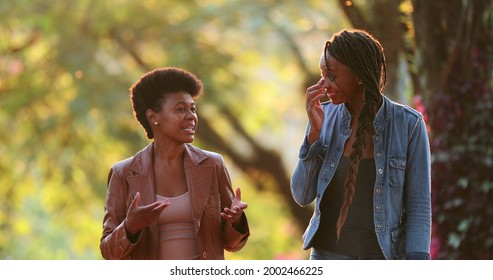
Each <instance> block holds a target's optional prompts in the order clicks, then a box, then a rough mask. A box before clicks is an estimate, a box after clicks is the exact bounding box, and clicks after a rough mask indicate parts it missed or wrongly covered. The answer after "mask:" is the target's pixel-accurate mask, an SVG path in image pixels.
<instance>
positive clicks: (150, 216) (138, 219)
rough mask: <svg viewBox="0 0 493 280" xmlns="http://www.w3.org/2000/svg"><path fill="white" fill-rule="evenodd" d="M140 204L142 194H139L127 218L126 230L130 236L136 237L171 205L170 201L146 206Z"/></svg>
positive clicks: (129, 209) (136, 195)
mask: <svg viewBox="0 0 493 280" xmlns="http://www.w3.org/2000/svg"><path fill="white" fill-rule="evenodd" d="M139 202H140V193H139V192H137V194H135V197H134V200H133V201H132V205H130V208H128V211H127V217H126V218H125V228H126V230H127V234H128V235H130V236H134V235H136V234H137V233H138V232H139V231H140V230H141V229H143V228H145V227H146V226H148V225H149V224H150V223H152V222H153V221H155V220H156V218H157V216H159V214H160V213H161V211H163V209H164V208H166V207H167V206H168V205H169V201H168V200H164V201H156V202H153V203H151V204H149V205H145V206H139Z"/></svg>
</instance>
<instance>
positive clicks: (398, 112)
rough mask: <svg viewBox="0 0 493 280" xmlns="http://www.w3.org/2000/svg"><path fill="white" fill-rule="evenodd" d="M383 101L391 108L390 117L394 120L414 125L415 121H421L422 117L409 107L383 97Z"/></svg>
mask: <svg viewBox="0 0 493 280" xmlns="http://www.w3.org/2000/svg"><path fill="white" fill-rule="evenodd" d="M385 100H386V102H387V104H388V106H389V107H390V108H391V111H392V115H393V116H392V117H393V118H394V120H396V121H399V120H401V121H405V122H411V123H416V122H417V121H420V120H422V119H423V115H422V114H421V113H420V112H419V111H417V110H416V109H414V108H412V107H410V106H409V105H405V104H401V103H398V102H395V101H392V100H390V99H388V98H387V97H385Z"/></svg>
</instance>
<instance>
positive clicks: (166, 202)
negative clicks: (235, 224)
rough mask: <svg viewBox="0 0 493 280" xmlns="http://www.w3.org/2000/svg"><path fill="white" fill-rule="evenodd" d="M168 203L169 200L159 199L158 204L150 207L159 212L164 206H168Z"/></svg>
mask: <svg viewBox="0 0 493 280" xmlns="http://www.w3.org/2000/svg"><path fill="white" fill-rule="evenodd" d="M169 204H170V202H169V201H167V200H166V201H161V203H159V204H158V205H156V206H155V207H154V208H152V210H151V211H152V212H159V213H161V211H163V209H164V208H166V207H168V206H169Z"/></svg>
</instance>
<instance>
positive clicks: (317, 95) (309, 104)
mask: <svg viewBox="0 0 493 280" xmlns="http://www.w3.org/2000/svg"><path fill="white" fill-rule="evenodd" d="M323 83H324V79H323V78H321V79H320V81H318V83H317V84H315V85H313V86H311V87H309V88H307V89H306V94H305V98H306V100H305V108H306V113H307V114H308V120H309V122H310V131H309V133H308V138H307V141H308V144H310V145H311V144H312V143H313V142H315V141H316V140H318V139H319V138H320V131H321V130H322V124H323V122H324V110H323V108H322V104H320V99H322V98H323V97H324V96H326V91H325V90H324V89H325V88H324V87H323Z"/></svg>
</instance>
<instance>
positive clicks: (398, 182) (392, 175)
mask: <svg viewBox="0 0 493 280" xmlns="http://www.w3.org/2000/svg"><path fill="white" fill-rule="evenodd" d="M405 173H406V157H405V156H399V155H390V156H389V183H390V185H391V186H394V187H402V186H403V185H404V176H405Z"/></svg>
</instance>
